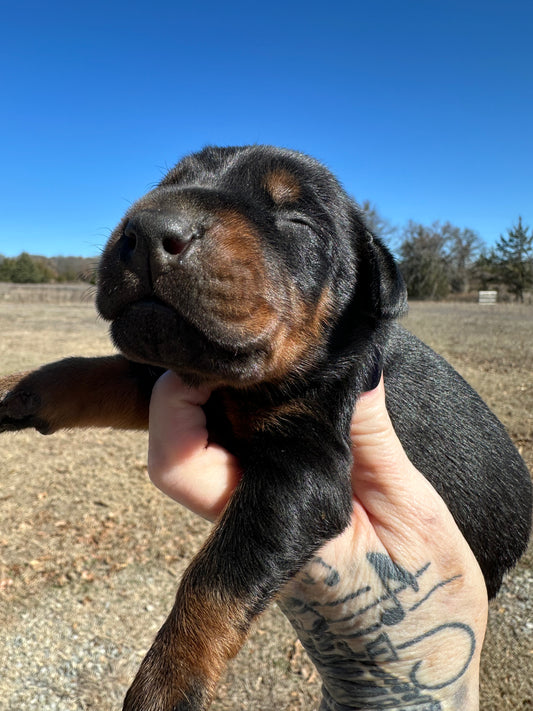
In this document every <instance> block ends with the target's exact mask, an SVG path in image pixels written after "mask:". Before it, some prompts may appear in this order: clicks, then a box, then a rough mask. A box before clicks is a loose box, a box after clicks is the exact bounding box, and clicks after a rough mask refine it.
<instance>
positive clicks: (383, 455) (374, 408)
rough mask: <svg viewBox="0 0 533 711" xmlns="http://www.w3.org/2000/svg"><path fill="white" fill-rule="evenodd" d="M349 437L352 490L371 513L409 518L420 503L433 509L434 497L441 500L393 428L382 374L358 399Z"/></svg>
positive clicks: (418, 511) (378, 515)
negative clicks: (351, 457) (373, 385)
mask: <svg viewBox="0 0 533 711" xmlns="http://www.w3.org/2000/svg"><path fill="white" fill-rule="evenodd" d="M351 439H352V448H353V468H352V487H353V491H354V494H355V496H356V498H357V499H358V500H359V501H360V502H361V504H362V505H363V506H364V508H365V509H366V510H367V511H368V512H369V513H370V514H373V515H375V516H377V517H378V518H383V517H384V516H385V517H387V518H389V517H390V516H392V517H393V518H396V517H397V516H402V517H404V516H406V517H407V519H411V515H413V516H415V517H418V516H419V515H420V506H421V504H422V502H426V503H428V504H429V505H430V507H431V508H433V506H434V505H435V500H436V499H440V497H439V496H438V494H437V493H436V491H435V490H434V488H433V487H432V486H431V484H430V483H429V482H428V481H427V479H426V478H425V477H424V476H423V475H422V474H421V473H420V472H419V471H418V470H417V469H416V468H415V467H414V465H413V464H412V463H411V462H410V460H409V459H408V457H407V455H406V453H405V451H404V449H403V446H402V444H401V442H400V440H399V439H398V437H397V435H396V432H395V431H394V427H393V425H392V422H391V419H390V417H389V413H388V412H387V407H386V404H385V387H384V384H383V377H382V378H381V380H380V382H379V385H378V386H377V387H376V388H375V389H374V390H371V391H369V392H367V393H363V395H361V397H360V398H359V399H358V401H357V403H356V407H355V412H354V415H353V418H352V424H351ZM415 502H416V505H415ZM439 507H440V505H439ZM410 514H411V515H410Z"/></svg>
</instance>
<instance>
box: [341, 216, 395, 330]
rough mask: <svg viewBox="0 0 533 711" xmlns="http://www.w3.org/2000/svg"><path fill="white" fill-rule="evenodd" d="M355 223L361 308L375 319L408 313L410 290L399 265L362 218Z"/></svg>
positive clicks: (358, 298) (357, 285)
mask: <svg viewBox="0 0 533 711" xmlns="http://www.w3.org/2000/svg"><path fill="white" fill-rule="evenodd" d="M354 222H355V224H354V231H355V232H356V235H355V237H356V249H357V284H356V293H357V303H358V307H359V308H360V309H361V310H362V311H363V312H365V313H366V314H367V315H369V316H371V317H373V318H376V319H393V318H398V317H400V316H402V315H403V314H404V313H406V311H407V289H406V287H405V283H404V281H403V278H402V275H401V273H400V270H399V269H398V265H397V264H396V261H395V259H394V257H393V256H392V254H391V253H390V251H389V250H388V249H387V247H385V245H384V244H383V242H382V241H381V240H380V239H379V238H378V237H376V236H375V235H373V234H372V232H370V230H368V229H367V228H366V226H365V225H364V224H363V223H362V221H361V219H360V218H358V219H357V220H356V221H354Z"/></svg>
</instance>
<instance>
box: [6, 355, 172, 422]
mask: <svg viewBox="0 0 533 711" xmlns="http://www.w3.org/2000/svg"><path fill="white" fill-rule="evenodd" d="M162 372H163V370H162V369H160V368H151V367H150V366H147V365H141V364H138V363H133V362H132V361H129V360H127V359H126V358H124V357H123V356H108V357H102V358H65V359H64V360H60V361H56V362H55V363H49V364H48V365H44V366H42V367H41V368H39V369H38V370H34V371H31V372H27V373H16V374H14V375H8V376H6V377H4V378H0V432H7V431H12V430H21V429H25V428H27V427H34V428H35V429H37V430H38V431H39V432H41V433H42V434H50V433H52V432H55V431H56V430H58V429H61V428H65V427H66V428H68V427H116V428H119V429H146V428H147V426H148V407H149V404H150V395H151V392H152V387H153V385H154V383H155V381H156V380H157V378H158V377H159V375H161V373H162Z"/></svg>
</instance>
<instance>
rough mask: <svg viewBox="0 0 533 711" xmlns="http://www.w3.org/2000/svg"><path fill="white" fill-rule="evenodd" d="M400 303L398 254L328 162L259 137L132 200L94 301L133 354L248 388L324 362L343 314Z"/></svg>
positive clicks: (188, 166)
mask: <svg viewBox="0 0 533 711" xmlns="http://www.w3.org/2000/svg"><path fill="white" fill-rule="evenodd" d="M404 300H405V293H404V290H403V285H402V284H401V280H400V277H399V275H398V273H397V271H396V268H395V266H394V263H393V261H392V258H391V257H390V255H389V253H388V252H387V251H386V250H385V249H384V248H383V247H382V245H381V243H380V242H379V240H376V239H375V238H374V237H373V236H372V235H371V234H370V233H369V232H368V230H366V228H365V226H364V224H363V221H362V218H361V215H360V213H359V211H358V210H357V208H356V206H355V205H354V203H353V202H352V201H351V200H350V199H349V198H348V197H347V195H346V194H345V193H344V191H343V190H342V188H341V187H340V186H339V184H338V183H337V181H336V180H335V179H334V178H333V176H332V175H331V174H330V173H329V171H327V170H326V169H325V168H324V167H323V166H321V165H320V164H319V163H317V162H316V161H314V160H313V159H311V158H309V157H307V156H304V155H302V154H299V153H295V152H292V151H287V150H281V149H275V148H271V147H266V146H251V147H242V148H207V149H205V150H203V151H201V152H200V153H197V154H194V155H192V156H189V157H187V158H185V159H184V160H182V161H181V162H180V163H178V165H177V166H176V167H175V168H174V169H173V170H171V171H170V172H169V173H168V175H167V176H166V177H165V178H164V179H163V180H162V182H161V183H160V184H159V185H158V186H157V187H156V188H155V189H154V190H152V191H151V192H149V193H148V194H147V195H145V196H144V197H143V198H141V199H140V200H139V201H138V202H136V203H135V204H134V205H133V206H132V207H131V208H130V210H128V212H127V213H126V215H125V217H124V219H123V220H122V222H121V223H120V224H119V226H118V227H117V228H116V230H115V231H114V232H113V234H112V236H111V238H110V240H109V242H108V245H107V247H106V249H105V251H104V254H103V257H102V260H101V265H100V273H99V281H98V301H97V303H98V308H99V311H100V313H101V315H102V316H103V317H104V318H105V319H108V320H110V321H111V322H112V326H111V332H112V337H113V340H114V341H115V343H116V345H117V346H118V348H119V349H120V350H121V351H122V352H123V353H125V354H126V355H127V356H128V357H129V358H131V359H133V360H138V361H143V362H148V363H152V364H154V365H158V366H162V367H165V368H170V369H172V370H175V371H176V372H178V373H180V374H181V375H182V376H183V377H184V378H186V379H189V380H190V381H191V382H208V383H210V384H212V385H234V386H243V387H245V386H248V385H254V384H257V383H260V382H279V381H281V380H283V379H285V378H287V377H291V376H296V375H298V374H302V373H305V372H307V371H308V370H309V369H310V368H312V367H313V366H315V365H316V364H317V363H319V362H321V361H323V360H324V359H325V358H327V357H328V348H329V347H330V345H329V344H330V343H331V342H332V341H333V339H332V338H331V334H332V333H333V331H334V329H335V328H336V327H338V325H339V323H341V321H342V319H343V315H345V314H346V313H347V310H350V313H357V314H358V317H360V318H365V319H370V320H380V319H384V318H391V317H394V316H396V315H398V313H399V312H400V311H401V308H402V306H403V303H404ZM354 304H355V305H356V308H355V309H354ZM354 327H356V324H354ZM344 328H346V326H344Z"/></svg>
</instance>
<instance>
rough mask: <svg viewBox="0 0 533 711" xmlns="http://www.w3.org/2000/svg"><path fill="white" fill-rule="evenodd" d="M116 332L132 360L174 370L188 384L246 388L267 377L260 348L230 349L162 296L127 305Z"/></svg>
mask: <svg viewBox="0 0 533 711" xmlns="http://www.w3.org/2000/svg"><path fill="white" fill-rule="evenodd" d="M111 337H112V339H113V343H114V344H115V346H116V347H117V348H118V349H119V350H120V351H121V352H122V353H123V354H124V355H125V356H126V357H127V358H129V359H130V360H133V361H137V362H140V363H149V364H150V365H154V366H158V367H162V368H166V369H168V370H173V371H174V372H176V373H178V374H179V375H180V376H181V377H182V378H183V380H184V381H185V382H186V383H188V384H189V385H195V386H196V385H200V384H208V385H210V386H211V387H213V388H215V387H219V386H233V387H247V386H249V385H255V384H257V383H259V382H261V380H262V379H263V378H264V370H263V368H262V362H263V360H264V354H262V353H261V351H260V349H257V348H251V349H248V348H245V349H242V350H239V349H236V348H233V349H231V350H228V349H226V348H225V347H224V346H223V345H221V344H220V343H217V342H216V341H215V340H212V339H211V338H209V337H208V336H207V335H206V334H204V333H202V332H201V331H200V330H199V329H197V328H196V327H195V326H194V325H193V324H191V323H189V322H188V321H187V320H186V319H184V318H183V317H182V316H181V315H180V314H179V313H178V312H177V311H176V310H174V309H173V308H172V307H170V306H167V305H166V304H163V303H162V302H160V301H158V300H157V299H155V300H152V299H150V300H148V299H145V300H141V301H136V302H134V303H132V304H130V305H129V306H126V307H125V308H124V309H123V310H122V311H121V313H120V314H119V315H118V316H116V317H115V318H114V319H113V321H112V323H111Z"/></svg>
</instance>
